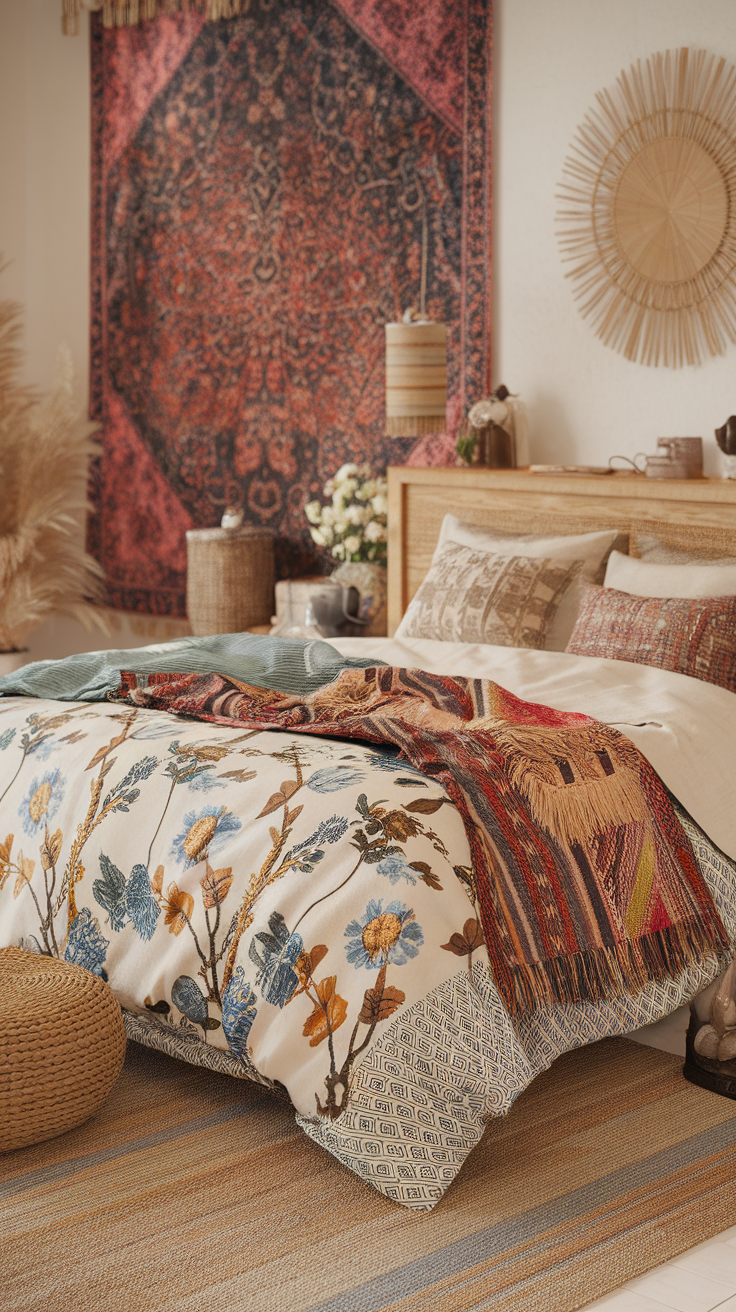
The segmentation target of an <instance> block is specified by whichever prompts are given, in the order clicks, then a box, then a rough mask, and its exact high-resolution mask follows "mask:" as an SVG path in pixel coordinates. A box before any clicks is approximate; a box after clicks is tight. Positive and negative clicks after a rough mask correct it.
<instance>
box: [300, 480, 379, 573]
mask: <svg viewBox="0 0 736 1312" xmlns="http://www.w3.org/2000/svg"><path fill="white" fill-rule="evenodd" d="M387 492H388V485H387V483H386V479H385V478H375V477H374V476H373V474H372V471H371V468H370V466H369V465H342V467H341V468H340V469H338V471H337V473H336V474H335V477H334V478H331V479H329V480H328V482H327V483H325V487H324V494H325V496H326V497H329V501H328V503H327V505H326V506H323V505H322V503H321V502H320V501H310V502H308V504H307V505H306V506H305V513H306V516H307V519H308V520H309V523H310V529H309V532H310V533H311V535H312V539H313V541H314V542H316V543H317V546H318V547H329V548H330V551H331V553H332V555H333V556H334V557H335V559H336V560H345V561H373V562H374V563H376V564H380V565H384V564H385V563H386V536H387V534H386V525H387V523H388V496H387Z"/></svg>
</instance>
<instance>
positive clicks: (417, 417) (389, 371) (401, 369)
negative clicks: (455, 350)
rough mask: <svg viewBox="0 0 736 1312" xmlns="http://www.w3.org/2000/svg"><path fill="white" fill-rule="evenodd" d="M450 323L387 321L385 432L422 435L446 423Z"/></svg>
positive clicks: (443, 429)
mask: <svg viewBox="0 0 736 1312" xmlns="http://www.w3.org/2000/svg"><path fill="white" fill-rule="evenodd" d="M446 403H447V327H446V325H445V324H443V323H387V324H386V433H387V434H388V436H389V437H421V436H422V435H423V434H424V433H443V432H444V431H445V429H446V427H447V419H446V416H445V406H446Z"/></svg>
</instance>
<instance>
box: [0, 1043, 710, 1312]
mask: <svg viewBox="0 0 736 1312" xmlns="http://www.w3.org/2000/svg"><path fill="white" fill-rule="evenodd" d="M680 1065H681V1062H680V1060H679V1058H677V1057H671V1056H669V1055H668V1054H666V1053H662V1052H657V1051H654V1050H652V1049H650V1048H643V1047H641V1046H639V1045H638V1044H635V1043H630V1042H627V1041H626V1040H621V1039H609V1040H606V1041H604V1042H602V1043H597V1044H595V1045H594V1046H593V1047H591V1048H586V1049H582V1050H581V1051H578V1052H575V1053H571V1054H569V1055H568V1056H566V1057H563V1058H561V1059H560V1060H559V1061H558V1062H557V1063H556V1064H555V1066H554V1067H553V1069H552V1070H551V1071H549V1072H548V1073H547V1074H546V1075H542V1076H540V1077H539V1079H538V1080H536V1081H535V1083H534V1084H533V1085H532V1087H531V1088H530V1089H528V1090H527V1092H526V1093H525V1094H524V1095H523V1096H522V1097H521V1098H520V1099H519V1101H518V1102H517V1103H516V1105H515V1107H514V1108H513V1110H512V1112H511V1113H510V1115H509V1116H508V1117H507V1118H506V1119H505V1120H503V1121H494V1122H492V1123H491V1124H489V1126H488V1129H487V1131H486V1134H485V1136H484V1138H483V1140H482V1142H481V1144H480V1145H479V1147H478V1148H477V1149H476V1150H475V1152H474V1153H473V1154H472V1156H471V1157H470V1159H469V1161H468V1162H467V1163H466V1165H465V1168H464V1169H463V1171H462V1172H461V1174H460V1176H459V1178H458V1180H457V1181H456V1183H455V1184H454V1185H453V1187H452V1188H451V1189H450V1190H449V1192H448V1194H447V1195H446V1196H445V1198H444V1200H443V1201H442V1202H441V1203H440V1204H439V1206H438V1207H437V1208H436V1209H435V1210H434V1211H433V1212H431V1213H427V1214H422V1215H417V1214H412V1213H411V1212H408V1211H405V1210H404V1209H403V1208H401V1207H398V1206H396V1205H395V1204H392V1203H389V1202H388V1201H387V1200H386V1199H384V1198H382V1197H381V1196H380V1195H379V1194H377V1193H375V1192H374V1191H373V1190H372V1189H371V1188H370V1187H369V1186H368V1185H365V1184H363V1183H362V1182H361V1181H360V1180H358V1179H357V1178H356V1177H355V1176H353V1175H351V1174H350V1173H349V1172H348V1171H346V1170H345V1169H344V1168H343V1167H341V1166H340V1165H339V1164H338V1163H337V1162H335V1161H333V1159H332V1158H330V1157H329V1156H328V1155H327V1154H326V1153H324V1152H322V1151H321V1150H320V1149H319V1148H318V1147H317V1146H316V1145H315V1144H313V1143H312V1142H311V1141H310V1140H308V1139H307V1138H306V1137H304V1136H303V1135H302V1134H301V1133H300V1132H299V1131H298V1130H297V1128H296V1126H295V1124H294V1121H293V1117H292V1114H291V1112H290V1109H289V1107H288V1106H287V1105H285V1104H281V1103H279V1102H277V1101H276V1100H275V1099H274V1098H272V1097H271V1095H270V1094H268V1093H267V1092H265V1091H264V1090H262V1089H260V1088H259V1087H257V1086H255V1085H250V1084H247V1083H245V1082H242V1083H241V1082H240V1081H237V1080H233V1079H231V1078H229V1077H227V1076H219V1075H213V1074H210V1073H209V1072H205V1071H202V1070H199V1069H196V1068H194V1067H190V1066H186V1065H184V1064H182V1063H180V1062H177V1061H174V1060H172V1059H171V1058H168V1057H164V1056H161V1055H159V1054H157V1053H152V1052H148V1051H146V1050H145V1049H143V1048H140V1047H138V1046H137V1045H135V1044H130V1045H129V1050H128V1056H127V1059H126V1064H125V1068H124V1072H123V1074H122V1076H121V1078H120V1080H119V1082H118V1084H117V1086H116V1088H115V1090H114V1092H113V1094H112V1096H111V1098H110V1100H109V1101H108V1103H107V1104H106V1105H105V1107H103V1108H102V1109H101V1111H100V1112H99V1113H98V1114H97V1115H96V1116H95V1117H94V1118H93V1119H92V1120H90V1121H88V1122H87V1124H86V1125H83V1126H81V1127H80V1128H79V1129H78V1130H75V1131H72V1132H71V1133H69V1134H66V1135H63V1136H62V1137H61V1138H59V1139H53V1140H50V1141H49V1142H47V1143H45V1144H39V1145H38V1146H37V1147H34V1148H26V1149H22V1150H20V1151H18V1152H15V1153H9V1154H7V1155H6V1156H5V1157H3V1158H0V1180H1V1181H2V1184H1V1185H0V1197H1V1200H2V1201H1V1210H0V1289H2V1294H1V1295H0V1303H1V1305H2V1309H3V1312H16V1310H17V1312H21V1310H22V1312H41V1309H43V1312H102V1310H103V1309H104V1310H105V1312H276V1310H277V1309H278V1312H379V1309H391V1312H470V1309H473V1312H480V1310H481V1309H486V1308H488V1309H493V1312H532V1309H533V1310H534V1312H568V1310H569V1309H572V1308H576V1307H579V1306H581V1305H582V1304H585V1303H586V1302H588V1301H589V1300H591V1299H594V1298H596V1297H598V1296H599V1295H601V1294H603V1293H605V1292H607V1291H608V1290H610V1289H613V1288H616V1287H617V1286H619V1285H620V1284H622V1283H623V1282H624V1281H625V1280H628V1279H630V1278H631V1277H633V1276H635V1275H639V1274H641V1273H642V1272H643V1271H646V1270H648V1269H649V1268H651V1267H653V1266H656V1265H657V1264H658V1263H660V1262H663V1261H665V1260H667V1259H668V1258H670V1257H672V1256H674V1254H676V1253H679V1252H682V1251H683V1250H684V1249H686V1248H688V1247H690V1246H691V1245H692V1244H694V1243H697V1242H699V1241H701V1240H703V1239H706V1238H708V1237H709V1236H711V1235H712V1234H715V1233H717V1232H718V1231H720V1230H722V1229H724V1228H726V1227H727V1226H729V1225H731V1224H733V1222H734V1220H735V1219H736V1216H735V1214H734V1213H735V1209H736V1203H734V1192H733V1182H734V1178H735V1177H736V1103H734V1102H730V1101H728V1100H727V1099H725V1098H719V1097H717V1096H716V1095H714V1094H711V1093H708V1092H706V1091H704V1090H702V1089H697V1088H695V1087H693V1086H692V1085H690V1084H687V1083H686V1082H685V1081H684V1080H683V1078H682V1076H681V1074H680Z"/></svg>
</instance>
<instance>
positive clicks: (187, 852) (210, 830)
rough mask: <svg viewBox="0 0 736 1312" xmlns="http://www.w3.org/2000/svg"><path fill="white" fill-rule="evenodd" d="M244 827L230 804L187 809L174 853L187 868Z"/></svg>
mask: <svg viewBox="0 0 736 1312" xmlns="http://www.w3.org/2000/svg"><path fill="white" fill-rule="evenodd" d="M240 828H241V824H240V821H239V820H238V819H237V817H236V816H234V815H233V813H232V811H228V809H227V807H226V806H206V807H205V808H204V810H203V811H187V814H186V815H185V816H184V822H183V828H182V829H181V830H180V832H179V833H178V834H177V835H176V838H175V839H174V841H173V843H172V844H171V855H172V856H173V857H174V858H175V859H176V860H177V861H178V862H179V864H180V865H183V866H184V867H186V868H189V867H190V866H196V865H198V863H199V862H200V861H204V859H205V857H206V856H214V854H215V853H216V852H218V851H219V850H220V848H221V847H224V846H225V844H226V842H227V840H228V837H229V835H230V834H236V833H237V832H238V830H239V829H240Z"/></svg>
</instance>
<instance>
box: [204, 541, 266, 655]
mask: <svg viewBox="0 0 736 1312" xmlns="http://www.w3.org/2000/svg"><path fill="white" fill-rule="evenodd" d="M273 576H274V566H273V537H272V535H271V533H270V532H269V531H268V530H266V529H258V528H250V527H249V528H239V529H225V528H201V529H190V530H189V532H188V533H187V614H188V616H189V623H190V624H191V626H192V632H193V633H194V634H196V636H197V637H204V636H205V635H206V634H208V633H242V632H243V630H244V629H250V628H253V627H254V625H256V624H269V623H270V621H271V615H272V614H273Z"/></svg>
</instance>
